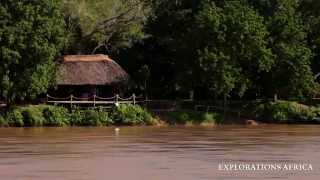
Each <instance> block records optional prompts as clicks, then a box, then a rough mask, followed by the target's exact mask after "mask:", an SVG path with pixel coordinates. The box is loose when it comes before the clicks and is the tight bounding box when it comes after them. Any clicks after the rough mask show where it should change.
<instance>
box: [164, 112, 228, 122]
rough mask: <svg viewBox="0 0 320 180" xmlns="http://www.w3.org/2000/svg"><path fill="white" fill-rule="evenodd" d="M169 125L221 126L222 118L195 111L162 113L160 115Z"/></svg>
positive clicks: (214, 114)
mask: <svg viewBox="0 0 320 180" xmlns="http://www.w3.org/2000/svg"><path fill="white" fill-rule="evenodd" d="M160 116H162V118H164V119H165V120H166V121H167V122H168V123H169V124H173V125H175V124H183V125H215V124H221V123H222V118H221V116H220V115H219V114H217V113H211V112H210V113H204V112H195V111H175V112H163V113H161V114H160Z"/></svg>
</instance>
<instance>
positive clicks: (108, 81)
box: [56, 54, 129, 86]
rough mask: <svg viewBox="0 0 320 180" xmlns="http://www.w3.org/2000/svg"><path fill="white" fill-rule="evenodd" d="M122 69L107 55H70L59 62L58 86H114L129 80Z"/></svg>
mask: <svg viewBox="0 0 320 180" xmlns="http://www.w3.org/2000/svg"><path fill="white" fill-rule="evenodd" d="M128 77H129V76H128V74H127V73H126V72H125V71H124V70H123V69H122V67H121V66H120V65H119V64H117V63H116V62H115V61H113V60H112V59H110V58H109V57H108V56H106V55H101V54H97V55H68V56H64V57H63V58H62V59H61V60H60V61H59V62H58V72H57V79H56V80H57V85H60V86H62V85H112V84H122V83H125V82H126V81H127V80H128Z"/></svg>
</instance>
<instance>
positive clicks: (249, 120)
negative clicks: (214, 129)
mask: <svg viewBox="0 0 320 180" xmlns="http://www.w3.org/2000/svg"><path fill="white" fill-rule="evenodd" d="M238 111H239V114H238V116H236V115H234V114H229V113H228V112H226V113H217V112H198V111H193V110H176V111H161V112H154V111H152V112H151V111H148V110H147V109H145V108H143V107H141V106H139V105H131V104H127V105H119V106H114V107H112V108H109V109H107V110H106V109H103V108H95V109H80V108H78V107H74V108H72V109H68V108H65V107H61V106H50V105H27V106H16V107H11V108H9V109H2V111H1V112H0V127H42V126H49V127H62V126H144V125H147V126H169V125H183V126H215V125H219V124H248V125H259V124H320V107H316V106H307V105H304V104H299V103H297V102H292V101H277V102H265V103H258V104H255V103H252V104H246V105H243V107H242V108H241V109H238Z"/></svg>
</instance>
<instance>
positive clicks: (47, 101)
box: [46, 94, 49, 104]
mask: <svg viewBox="0 0 320 180" xmlns="http://www.w3.org/2000/svg"><path fill="white" fill-rule="evenodd" d="M46 98H47V99H46V101H47V102H46V104H48V101H49V94H47V97H46Z"/></svg>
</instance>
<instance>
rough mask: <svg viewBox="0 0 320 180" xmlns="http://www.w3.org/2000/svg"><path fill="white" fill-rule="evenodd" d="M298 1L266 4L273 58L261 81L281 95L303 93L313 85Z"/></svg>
mask: <svg viewBox="0 0 320 180" xmlns="http://www.w3.org/2000/svg"><path fill="white" fill-rule="evenodd" d="M299 4H300V2H299V1H292V0H274V1H272V3H271V4H270V8H272V9H273V13H272V14H271V15H270V16H269V17H267V26H268V30H269V32H270V38H269V43H270V47H271V48H272V52H273V54H274V55H275V58H276V61H275V65H274V66H273V68H272V70H271V71H270V73H269V74H268V76H267V77H266V79H265V81H264V82H265V88H266V89H269V93H270V92H272V93H274V94H280V95H281V96H283V97H305V96H307V95H310V93H311V92H312V89H313V87H314V80H313V74H312V71H311V67H310V65H311V58H312V52H311V50H310V48H309V47H308V46H307V41H306V38H307V33H306V31H307V27H306V26H305V25H304V23H303V19H302V16H301V13H300V12H299V11H298V7H299ZM267 82H268V83H267Z"/></svg>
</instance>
